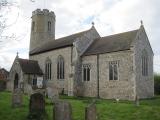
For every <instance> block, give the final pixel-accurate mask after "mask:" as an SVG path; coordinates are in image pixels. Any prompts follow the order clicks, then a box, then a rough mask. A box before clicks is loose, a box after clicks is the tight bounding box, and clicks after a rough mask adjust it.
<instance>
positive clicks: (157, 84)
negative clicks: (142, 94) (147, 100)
mask: <svg viewBox="0 0 160 120" xmlns="http://www.w3.org/2000/svg"><path fill="white" fill-rule="evenodd" d="M154 92H155V94H157V95H160V75H158V74H156V75H154Z"/></svg>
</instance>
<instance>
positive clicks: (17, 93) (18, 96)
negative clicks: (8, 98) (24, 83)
mask: <svg viewBox="0 0 160 120" xmlns="http://www.w3.org/2000/svg"><path fill="white" fill-rule="evenodd" d="M22 103H23V93H22V91H21V89H19V88H17V89H15V90H14V91H13V93H12V107H21V106H22Z"/></svg>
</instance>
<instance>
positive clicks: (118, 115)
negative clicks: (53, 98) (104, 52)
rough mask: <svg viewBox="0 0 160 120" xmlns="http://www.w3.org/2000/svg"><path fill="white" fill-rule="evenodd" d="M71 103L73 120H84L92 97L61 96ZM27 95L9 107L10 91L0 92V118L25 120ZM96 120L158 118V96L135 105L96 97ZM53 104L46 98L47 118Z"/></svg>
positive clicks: (159, 118) (3, 119) (50, 117)
mask: <svg viewBox="0 0 160 120" xmlns="http://www.w3.org/2000/svg"><path fill="white" fill-rule="evenodd" d="M60 98H61V99H63V100H66V101H69V102H70V103H71V105H72V115H73V120H84V111H85V106H87V105H88V104H90V103H91V101H92V98H76V97H67V96H61V97H60ZM28 104H29V98H28V96H24V105H23V106H22V107H21V108H12V107H11V93H10V92H0V120H26V116H27V115H28ZM96 106H97V113H98V120H160V96H156V97H155V98H153V99H148V100H141V101H140V106H139V107H136V106H135V105H134V103H133V102H129V101H120V102H119V103H116V102H115V101H114V100H103V99H98V100H97V101H96ZM52 110H53V105H52V104H50V102H49V100H48V99H47V100H46V111H47V114H48V120H52Z"/></svg>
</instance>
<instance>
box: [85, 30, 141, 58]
mask: <svg viewBox="0 0 160 120" xmlns="http://www.w3.org/2000/svg"><path fill="white" fill-rule="evenodd" d="M137 32H138V30H134V31H129V32H124V33H119V34H115V35H110V36H106V37H101V38H98V39H96V40H95V41H94V42H93V43H92V44H91V46H90V47H89V48H88V49H87V50H86V52H85V53H84V54H83V55H94V54H100V53H109V52H116V51H123V50H128V49H130V45H131V43H132V41H133V40H134V39H135V37H136V35H137Z"/></svg>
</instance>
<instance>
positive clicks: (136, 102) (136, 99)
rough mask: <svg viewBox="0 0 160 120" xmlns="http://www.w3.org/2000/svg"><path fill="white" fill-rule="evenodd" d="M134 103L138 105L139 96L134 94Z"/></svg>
mask: <svg viewBox="0 0 160 120" xmlns="http://www.w3.org/2000/svg"><path fill="white" fill-rule="evenodd" d="M135 105H136V106H139V97H138V96H137V95H136V97H135Z"/></svg>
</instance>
